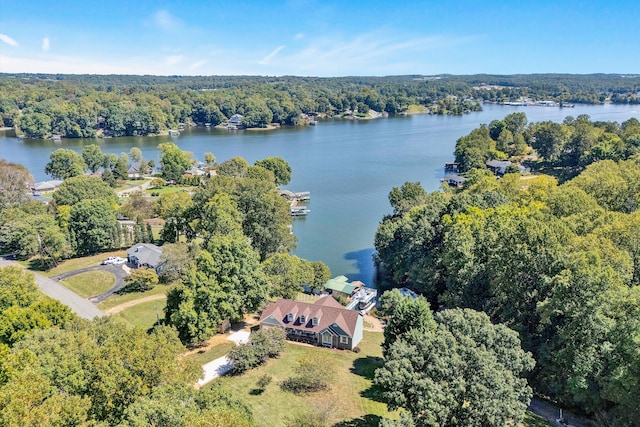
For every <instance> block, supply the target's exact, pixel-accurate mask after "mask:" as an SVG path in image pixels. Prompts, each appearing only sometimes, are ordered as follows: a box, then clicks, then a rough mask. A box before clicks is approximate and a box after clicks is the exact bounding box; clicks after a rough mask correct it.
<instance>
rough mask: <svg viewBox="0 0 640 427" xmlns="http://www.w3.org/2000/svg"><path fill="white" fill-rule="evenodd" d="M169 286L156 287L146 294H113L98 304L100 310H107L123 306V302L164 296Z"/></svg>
mask: <svg viewBox="0 0 640 427" xmlns="http://www.w3.org/2000/svg"><path fill="white" fill-rule="evenodd" d="M171 288H172V286H171V285H157V286H156V287H154V288H153V289H151V290H150V291H147V292H130V293H126V294H113V295H111V296H110V297H109V298H107V299H106V300H104V301H102V302H101V303H100V304H98V308H99V309H100V310H108V309H110V308H112V307H115V306H116V305H120V304H124V303H125V302H129V301H135V300H137V299H140V298H144V297H148V296H150V295H164V294H166V293H167V292H169V289H171Z"/></svg>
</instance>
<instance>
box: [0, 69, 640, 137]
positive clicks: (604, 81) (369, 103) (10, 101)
mask: <svg viewBox="0 0 640 427" xmlns="http://www.w3.org/2000/svg"><path fill="white" fill-rule="evenodd" d="M522 100H534V101H545V102H547V101H549V102H551V101H552V102H556V103H558V104H560V105H567V104H570V103H588V104H601V103H605V102H611V103H623V104H629V103H631V104H635V103H640V77H639V76H637V75H617V74H616V75H614V74H592V75H570V74H535V75H511V76H501V75H485V74H479V75H469V76H454V75H437V76H418V75H415V76H390V77H335V78H318V77H292V76H284V77H258V76H206V77H205V76H202V77H193V76H164V77H163V76H132V75H110V76H96V75H60V74H0V126H4V127H16V129H17V134H19V135H25V136H26V137H28V138H47V137H50V136H52V135H58V136H60V137H66V138H80V137H84V138H87V137H95V136H105V137H108V136H114V137H117V136H132V135H153V134H159V133H165V132H167V131H168V130H169V129H178V128H179V127H180V124H181V123H182V124H184V125H187V126H188V125H190V124H200V125H204V124H209V125H210V126H217V125H219V124H221V123H224V122H225V121H227V120H228V119H230V118H231V117H232V116H234V115H240V116H242V122H241V124H242V125H243V126H245V127H250V128H251V127H266V126H267V125H269V124H270V123H277V124H280V125H290V126H295V125H300V124H304V123H306V120H305V119H306V118H308V117H312V118H313V117H316V116H320V117H343V116H347V117H350V118H358V117H366V116H367V114H368V113H369V112H370V111H375V112H376V113H380V114H383V113H387V114H401V113H406V112H414V111H421V112H428V113H431V114H464V113H466V112H470V111H474V110H477V109H480V108H482V107H481V102H496V103H509V102H521V101H522Z"/></svg>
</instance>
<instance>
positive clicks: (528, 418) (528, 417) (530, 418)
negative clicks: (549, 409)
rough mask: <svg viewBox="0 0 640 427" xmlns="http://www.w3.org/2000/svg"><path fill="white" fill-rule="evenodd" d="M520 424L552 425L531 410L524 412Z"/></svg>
mask: <svg viewBox="0 0 640 427" xmlns="http://www.w3.org/2000/svg"><path fill="white" fill-rule="evenodd" d="M522 425H523V426H524V427H553V424H550V423H548V422H547V421H546V420H545V419H543V418H540V417H539V416H537V415H535V414H532V413H531V412H527V413H526V414H525V416H524V421H523V422H522Z"/></svg>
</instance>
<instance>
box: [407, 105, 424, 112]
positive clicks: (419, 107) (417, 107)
mask: <svg viewBox="0 0 640 427" xmlns="http://www.w3.org/2000/svg"><path fill="white" fill-rule="evenodd" d="M426 112H427V107H425V106H424V105H417V104H411V105H409V108H407V111H406V113H407V114H414V113H426Z"/></svg>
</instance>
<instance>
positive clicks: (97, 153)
mask: <svg viewBox="0 0 640 427" xmlns="http://www.w3.org/2000/svg"><path fill="white" fill-rule="evenodd" d="M82 158H83V159H84V162H85V164H86V165H87V169H89V170H90V171H91V172H93V173H95V172H97V171H98V170H99V169H100V168H101V167H102V165H103V164H104V154H103V153H102V150H101V149H100V146H99V145H97V144H89V145H85V146H84V148H83V149H82Z"/></svg>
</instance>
